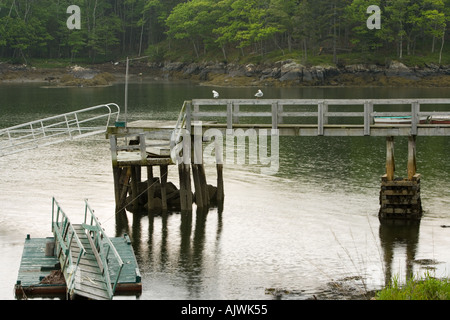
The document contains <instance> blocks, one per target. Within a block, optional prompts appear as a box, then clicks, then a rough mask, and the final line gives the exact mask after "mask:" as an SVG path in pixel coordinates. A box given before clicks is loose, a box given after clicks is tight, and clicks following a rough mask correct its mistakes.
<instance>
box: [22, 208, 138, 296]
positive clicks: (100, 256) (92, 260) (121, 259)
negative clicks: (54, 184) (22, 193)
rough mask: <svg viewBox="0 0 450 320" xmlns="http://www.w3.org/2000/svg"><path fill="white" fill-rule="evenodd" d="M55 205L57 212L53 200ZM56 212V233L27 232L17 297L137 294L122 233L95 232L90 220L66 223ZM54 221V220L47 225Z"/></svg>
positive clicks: (134, 267) (133, 262)
mask: <svg viewBox="0 0 450 320" xmlns="http://www.w3.org/2000/svg"><path fill="white" fill-rule="evenodd" d="M54 206H55V201H54ZM56 206H57V207H58V211H59V210H60V208H59V205H56ZM87 211H90V210H87ZM59 213H61V212H59ZM59 215H61V216H62V220H61V222H62V223H61V224H62V225H63V227H62V228H61V230H63V232H62V235H61V234H58V233H57V232H56V233H55V236H54V237H47V238H32V237H31V236H30V235H28V236H27V238H26V239H25V243H24V248H23V253H22V259H21V263H20V268H19V272H18V277H17V281H16V284H15V286H14V291H15V296H16V298H17V299H27V298H32V297H49V298H62V299H64V298H71V299H74V298H80V297H81V298H85V299H91V300H110V299H112V298H113V296H115V295H136V296H139V295H140V294H141V293H142V282H141V275H140V272H139V267H138V263H137V260H136V257H135V255H134V250H133V247H132V245H131V240H130V238H129V237H128V235H126V234H125V235H123V236H122V237H116V238H107V237H105V235H104V234H103V233H102V234H101V236H99V237H96V232H95V231H97V230H96V228H95V224H89V223H88V224H86V223H83V224H78V225H71V223H70V221H69V220H68V219H67V218H66V217H65V215H64V214H63V213H62V214H58V216H59ZM93 218H94V219H93V221H96V218H95V217H93ZM57 225H58V223H57V222H55V221H54V222H53V226H54V227H56V226H57ZM73 231H75V232H73ZM76 234H77V235H76ZM89 238H91V239H89ZM75 239H77V240H75ZM64 242H66V244H64ZM76 242H78V243H79V244H80V247H81V250H80V247H78V246H77V243H76ZM91 244H93V245H91ZM110 253H111V255H110ZM113 254H114V255H117V256H116V257H114V256H113ZM78 256H79V257H80V258H79V259H77V257H78ZM108 287H109V288H108Z"/></svg>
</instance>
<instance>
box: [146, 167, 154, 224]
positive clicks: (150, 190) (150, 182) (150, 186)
mask: <svg viewBox="0 0 450 320" xmlns="http://www.w3.org/2000/svg"><path fill="white" fill-rule="evenodd" d="M154 198H155V185H154V178H153V166H147V212H148V215H149V216H152V214H153V209H154V203H155V202H154Z"/></svg>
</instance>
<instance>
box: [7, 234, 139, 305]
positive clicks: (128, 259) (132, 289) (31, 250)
mask: <svg viewBox="0 0 450 320" xmlns="http://www.w3.org/2000/svg"><path fill="white" fill-rule="evenodd" d="M110 240H111V242H112V243H113V244H114V246H115V248H116V249H117V251H118V252H119V254H120V257H121V259H122V260H123V261H124V262H125V264H124V267H123V269H122V272H121V273H120V278H119V282H118V285H117V288H116V293H115V294H116V295H120V294H124V295H129V294H136V295H139V294H141V292H142V283H141V274H140V272H139V267H138V265H137V261H136V257H135V255H134V251H133V248H132V246H131V241H130V238H129V237H128V236H127V235H125V236H123V237H117V238H110ZM54 241H55V239H54V238H53V237H48V238H31V237H29V238H27V239H26V240H25V243H24V248H23V253H22V258H21V263H20V267H19V272H18V276H17V283H16V285H15V294H16V297H17V298H20V299H22V298H27V297H34V296H50V297H55V296H56V297H64V296H65V293H66V290H67V287H66V284H65V283H56V284H55V283H41V281H42V280H43V279H45V278H46V277H47V276H49V275H50V273H51V272H54V271H56V270H59V264H58V259H57V257H56V255H53V256H51V255H46V247H47V244H48V243H50V242H51V243H53V242H54ZM82 241H83V243H87V241H88V240H87V239H83V240H82ZM85 247H87V245H86V246H85ZM83 264H84V267H83V268H84V269H85V270H86V273H83V274H84V276H85V278H84V282H89V283H90V280H93V282H94V283H95V282H96V281H95V280H94V279H95V277H97V275H96V268H95V264H96V261H95V258H94V257H93V254H92V253H91V254H89V255H88V256H86V259H85V261H83ZM114 270H117V262H116V261H115V260H114V259H111V261H110V262H109V271H110V278H111V281H112V280H113V278H115V277H116V274H114ZM91 271H92V272H91ZM88 277H89V279H88ZM91 285H92V286H94V284H92V283H91ZM95 290H97V289H95ZM93 298H95V297H93Z"/></svg>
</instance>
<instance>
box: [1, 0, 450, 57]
mask: <svg viewBox="0 0 450 320" xmlns="http://www.w3.org/2000/svg"><path fill="white" fill-rule="evenodd" d="M71 5H77V6H79V8H80V10H81V15H80V17H81V29H79V30H78V29H75V30H70V29H69V28H68V27H67V24H66V22H67V20H68V18H69V17H70V13H67V8H68V7H69V6H71ZM371 5H376V6H378V7H379V8H380V9H381V12H380V17H381V20H380V24H381V28H380V29H369V28H368V27H367V24H366V22H367V20H368V19H369V17H370V16H371V14H370V13H368V12H367V8H368V7H369V6H371ZM449 19H450V0H190V1H180V0H102V1H100V0H78V1H77V0H2V1H0V58H2V59H3V60H5V59H9V60H12V61H16V62H25V63H26V62H27V61H28V60H30V59H35V58H39V59H57V58H64V59H74V58H78V59H79V58H85V59H89V61H92V62H100V61H109V60H117V59H120V58H123V57H125V56H135V57H136V56H145V55H148V56H150V58H151V60H153V61H164V60H170V59H177V58H178V59H180V58H182V59H186V60H189V59H192V60H199V59H202V58H204V57H209V58H210V57H216V59H220V60H224V61H230V60H231V59H236V57H245V56H248V55H255V56H265V55H268V54H270V53H272V52H278V53H279V54H280V55H287V54H289V53H292V52H295V53H297V54H298V56H299V57H301V59H302V60H303V61H308V59H309V58H311V56H314V55H319V54H322V53H324V54H328V55H330V56H331V57H332V58H333V62H337V57H338V55H339V54H343V53H344V54H345V53H347V54H348V53H356V54H364V53H374V52H375V53H377V52H380V53H381V52H383V53H385V52H389V53H390V54H392V55H393V56H396V57H397V58H400V59H401V58H403V57H405V56H414V55H423V54H429V53H435V54H439V62H440V60H441V58H442V54H443V52H444V53H445V40H446V37H448V35H449V31H448V28H447V24H448V21H449Z"/></svg>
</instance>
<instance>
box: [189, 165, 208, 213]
mask: <svg viewBox="0 0 450 320" xmlns="http://www.w3.org/2000/svg"><path fill="white" fill-rule="evenodd" d="M192 177H193V178H194V187H195V203H196V204H197V207H199V208H203V207H204V205H205V203H204V201H203V191H202V184H201V179H200V170H199V165H198V164H195V163H193V164H192Z"/></svg>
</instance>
